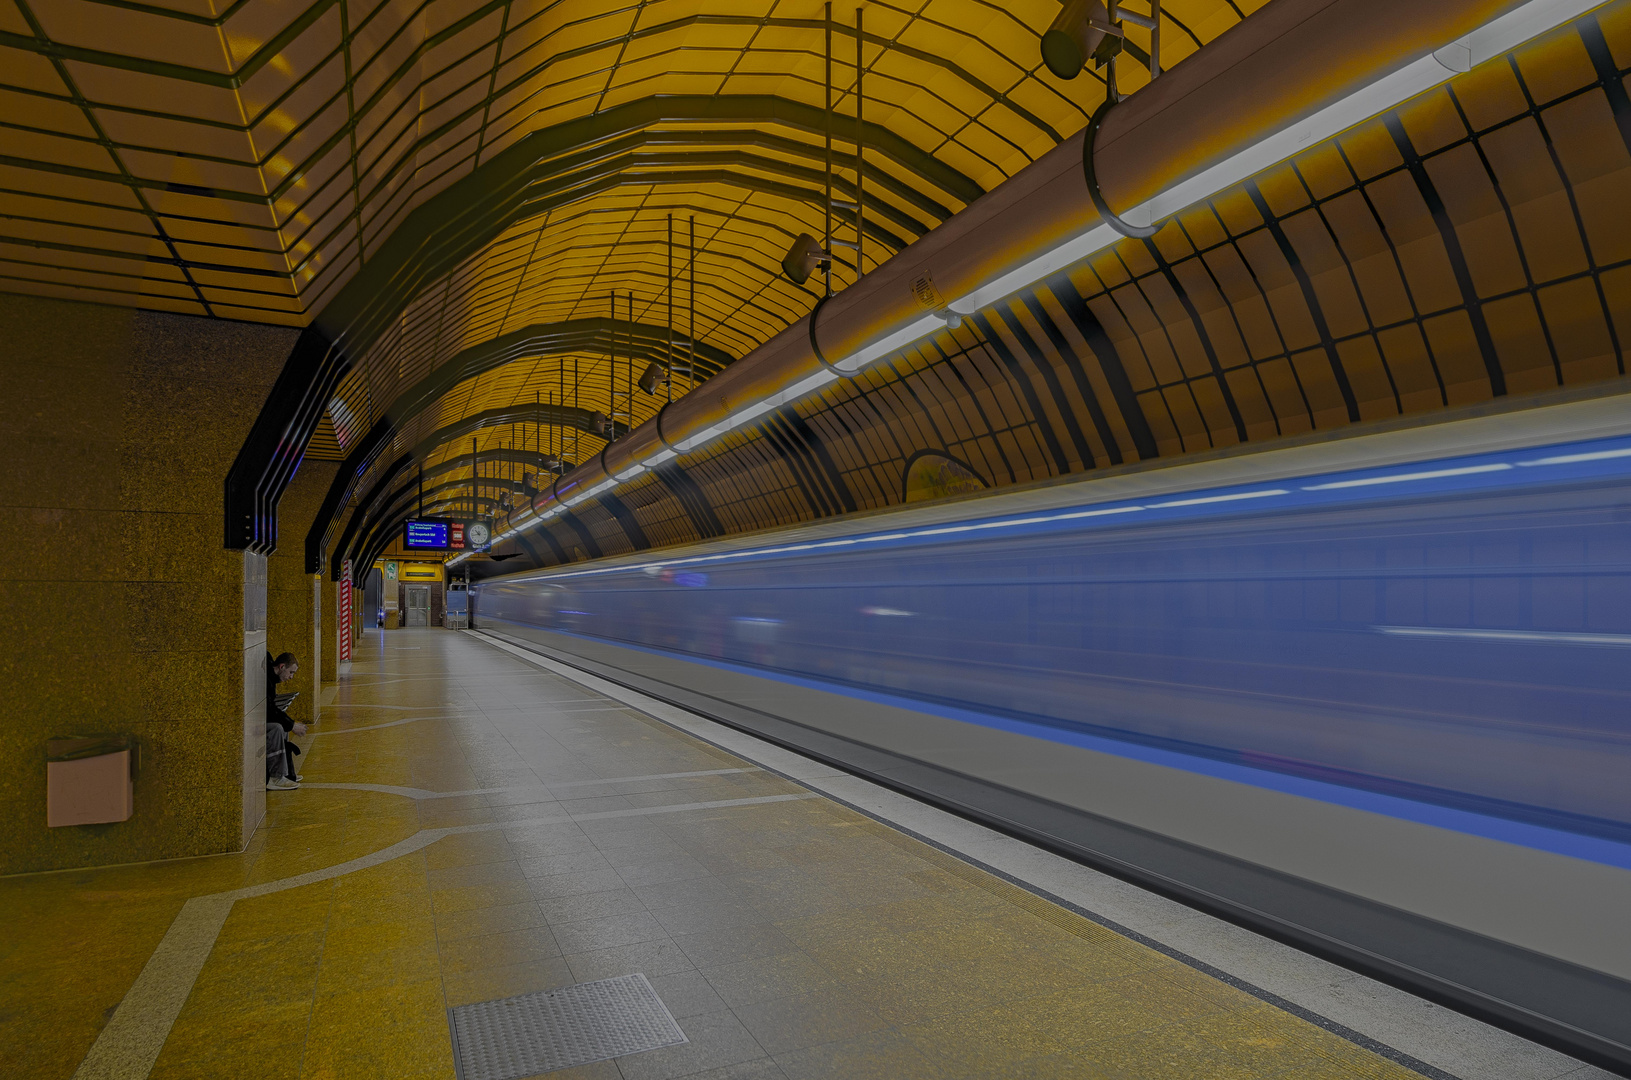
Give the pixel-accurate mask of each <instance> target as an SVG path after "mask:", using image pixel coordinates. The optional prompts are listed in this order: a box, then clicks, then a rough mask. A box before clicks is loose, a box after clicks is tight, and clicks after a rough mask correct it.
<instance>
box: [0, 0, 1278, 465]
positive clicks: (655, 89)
mask: <svg viewBox="0 0 1631 1080" xmlns="http://www.w3.org/2000/svg"><path fill="white" fill-rule="evenodd" d="M1135 2H1136V0H1135ZM4 3H5V5H6V10H7V14H6V17H5V19H4V20H3V24H0V97H3V101H4V105H5V107H4V108H3V109H0V215H4V218H3V223H0V289H7V290H13V291H23V292H35V293H44V294H48V295H56V296H67V297H72V298H76V299H86V300H96V301H102V302H110V303H120V304H133V305H139V306H144V307H153V308H162V309H166V310H175V311H183V312H189V313H194V314H205V315H216V316H223V317H231V318H240V319H249V320H254V321H261V322H273V323H284V324H292V325H305V324H307V323H309V322H311V321H312V320H313V319H315V318H317V317H318V316H319V315H322V314H323V313H324V312H325V311H332V310H334V305H333V304H332V302H333V301H335V300H336V298H337V297H343V298H344V300H345V302H344V303H343V304H342V305H340V306H341V307H344V309H345V311H346V312H347V313H348V314H347V315H346V316H345V318H346V319H347V320H350V322H348V323H347V326H348V327H351V326H353V325H354V324H355V318H354V316H356V314H357V313H358V312H362V313H364V315H366V319H365V321H366V322H367V326H366V328H365V332H363V333H361V335H360V337H354V338H353V339H352V340H351V346H352V347H354V348H355V350H356V351H355V352H353V353H352V354H351V359H352V366H351V370H350V373H349V375H348V376H347V377H346V378H345V379H344V380H343V382H342V383H341V385H340V386H339V388H338V390H337V392H336V393H335V395H334V397H333V400H332V401H331V402H330V404H329V407H328V410H327V416H326V417H325V419H324V421H323V423H322V424H321V426H320V428H319V431H318V433H317V436H316V438H315V440H314V442H313V443H312V445H311V447H310V448H309V453H311V454H314V455H316V456H321V457H334V458H338V457H343V456H344V455H345V453H346V452H347V450H348V449H349V448H351V447H352V446H354V445H355V444H356V441H357V439H358V438H360V437H361V435H362V433H364V432H367V431H368V430H370V429H371V428H372V427H373V426H374V425H375V424H376V423H377V422H378V421H379V419H380V418H381V417H382V416H385V415H388V413H389V411H390V410H391V408H392V405H393V403H394V402H395V400H396V397H397V395H399V394H401V393H402V392H403V391H404V390H405V389H406V388H408V387H411V386H413V385H415V384H417V383H418V382H419V381H420V380H422V379H423V378H424V377H425V376H426V375H427V374H428V373H430V372H431V371H433V370H435V369H436V368H437V367H438V366H439V365H441V364H444V363H446V362H448V361H449V360H450V359H451V358H453V357H455V356H457V355H459V354H460V353H461V351H463V350H468V349H470V348H472V347H474V346H476V345H479V344H480V343H482V342H484V341H490V340H492V339H494V338H498V337H501V336H503V335H505V334H508V333H513V332H514V331H515V330H517V329H518V328H520V327H525V326H529V325H534V324H540V323H559V322H565V321H571V320H575V319H583V318H589V317H595V316H603V315H606V314H608V313H609V305H610V301H609V296H610V295H611V294H612V293H617V294H619V295H620V296H623V297H626V295H627V294H628V293H629V292H631V291H632V292H633V294H634V306H635V313H634V318H635V319H636V320H637V321H639V322H641V323H643V324H646V325H648V326H651V325H664V324H666V322H667V305H668V299H669V294H670V292H671V289H670V281H669V276H668V260H667V252H666V248H667V244H666V233H667V224H668V219H669V217H670V215H672V216H673V218H674V220H675V222H676V226H677V229H676V231H677V232H679V233H681V234H682V235H681V236H680V237H678V239H680V241H681V244H680V246H681V248H682V250H681V251H680V252H678V253H677V254H678V255H679V258H678V259H677V260H676V269H683V268H684V265H685V263H684V252H683V248H684V247H685V241H686V240H688V226H689V222H690V219H691V218H692V217H693V216H694V217H695V218H696V222H697V248H698V253H697V259H696V279H697V292H696V297H695V306H696V311H697V321H696V328H697V335H698V337H699V338H700V339H701V340H702V341H704V342H706V343H708V344H710V345H712V346H714V347H716V348H717V349H719V350H721V351H722V352H724V353H726V354H729V355H731V356H740V355H744V354H746V353H747V352H750V351H751V350H752V349H753V348H754V347H755V346H757V345H758V344H760V343H762V342H763V341H765V340H766V339H767V338H769V337H770V336H772V335H773V334H775V333H776V332H777V331H779V330H780V329H782V328H783V327H785V326H786V325H788V324H789V323H790V322H792V321H794V320H796V319H797V318H799V317H800V316H802V315H803V314H804V313H805V312H807V311H808V310H809V308H810V306H811V305H812V304H813V303H814V300H815V298H816V295H817V294H816V292H815V290H814V289H812V288H800V287H797V286H794V285H792V284H791V283H789V282H787V281H786V280H785V279H784V278H782V277H781V276H780V274H779V261H780V258H781V255H782V253H783V252H784V251H785V250H786V247H787V245H788V243H789V242H790V241H791V239H792V238H793V237H794V236H795V235H796V234H797V233H798V232H800V231H809V232H812V233H816V234H818V235H819V234H820V232H821V231H822V226H823V218H824V215H823V212H822V211H821V209H820V207H821V205H822V200H823V186H824V155H823V148H822V141H823V140H822V129H823V126H824V123H825V121H824V120H823V113H822V111H821V110H822V108H823V98H824V90H823V69H824V61H823V48H824V46H823V41H824V34H825V28H824V23H823V21H822V5H821V4H820V3H819V2H816V0H735V2H732V3H720V2H715V0H702V2H699V0H621V2H617V3H611V2H607V0H426V2H419V0H384V2H375V0H316V2H315V3H305V2H303V0H239V2H237V3H230V4H229V3H227V2H226V0H194V2H190V3H186V4H178V5H176V6H173V7H166V6H156V5H149V4H135V3H129V2H125V0H49V2H47V0H4ZM13 6H14V10H13ZM1257 6H1260V4H1259V2H1258V0H1166V2H1165V3H1164V4H1163V19H1164V22H1163V27H1164V29H1163V37H1162V54H1163V55H1162V60H1163V63H1164V64H1165V65H1166V66H1168V67H1171V66H1172V65H1174V64H1176V63H1179V62H1181V61H1182V60H1183V59H1184V57H1186V56H1187V55H1189V54H1190V53H1192V52H1193V51H1194V50H1195V49H1196V48H1198V47H1199V46H1201V45H1202V44H1204V43H1205V42H1207V41H1209V40H1211V39H1213V38H1215V37H1216V36H1217V35H1218V34H1220V33H1222V32H1224V31H1225V30H1227V29H1228V28H1229V27H1230V26H1233V25H1235V24H1236V23H1238V22H1239V21H1240V20H1241V19H1242V18H1244V17H1245V16H1246V14H1248V13H1249V12H1250V11H1251V10H1254V9H1255V8H1256V7H1257ZM855 10H856V7H855V5H854V4H853V3H849V2H840V3H839V4H837V5H835V20H836V22H837V24H838V25H837V26H836V28H835V30H836V32H835V36H834V53H835V64H834V69H833V83H834V87H835V101H834V118H833V120H832V129H833V136H834V151H835V153H834V165H835V166H836V168H837V170H838V171H837V181H836V184H835V191H836V194H837V195H838V196H839V197H840V198H845V197H848V196H849V194H850V193H852V192H853V175H854V171H853V145H854V144H853V140H854V132H855V127H854V123H855V121H854V115H855V111H856V96H855V94H854V83H855V69H854V61H855V51H856V38H855V35H854V31H853V22H854V18H855ZM1057 11H1058V5H1057V3H1056V2H1055V0H1027V2H1019V3H998V2H993V0H926V2H925V0H874V2H870V3H868V4H866V6H865V13H866V14H865V19H866V21H865V32H864V35H863V37H862V40H861V56H862V62H863V64H864V66H865V69H866V72H867V84H866V85H867V94H866V97H867V102H866V108H865V118H866V122H867V126H866V136H865V141H866V144H867V152H868V160H867V166H866V174H867V176H866V206H867V226H868V228H867V234H866V238H865V244H864V252H863V253H862V258H861V262H862V266H863V268H866V267H870V266H873V265H875V264H876V263H878V262H879V261H882V260H883V259H885V258H887V257H889V256H890V255H891V254H892V253H893V252H895V251H897V250H899V248H900V247H901V246H903V245H904V244H906V243H909V242H910V241H911V240H912V239H913V238H915V237H916V236H918V235H921V233H922V232H924V231H926V230H927V229H930V228H932V227H933V226H934V225H936V224H938V223H939V222H940V221H942V220H944V219H945V218H946V217H948V216H949V215H950V214H952V213H955V212H956V211H957V210H959V209H960V208H961V207H963V206H965V205H966V204H967V203H968V202H969V201H970V200H971V199H973V198H975V197H977V196H978V195H979V194H980V193H981V192H983V191H986V190H989V189H991V188H992V187H994V186H995V185H997V184H998V183H1000V182H1002V181H1003V180H1004V179H1005V178H1006V177H1008V176H1010V175H1012V174H1013V173H1015V172H1016V171H1018V170H1019V169H1021V168H1023V167H1024V166H1025V165H1027V164H1028V163H1029V162H1031V161H1032V160H1034V159H1035V158H1037V157H1038V156H1040V155H1041V154H1043V153H1045V152H1046V151H1047V150H1049V149H1050V148H1052V147H1053V146H1054V145H1056V144H1057V142H1058V141H1059V140H1060V139H1062V138H1064V137H1066V136H1068V135H1069V134H1071V133H1073V132H1074V131H1076V130H1078V129H1079V128H1080V127H1081V126H1082V125H1083V123H1084V122H1085V120H1086V117H1087V115H1088V113H1089V112H1090V111H1091V110H1092V108H1094V107H1095V106H1096V105H1097V104H1098V103H1099V101H1100V100H1101V99H1102V96H1103V85H1102V83H1101V82H1100V81H1098V79H1097V77H1096V76H1094V75H1093V74H1092V73H1091V72H1090V73H1088V74H1087V75H1085V76H1084V77H1082V78H1080V79H1078V80H1076V81H1075V82H1072V83H1062V82H1060V81H1058V80H1057V79H1055V78H1054V77H1053V76H1051V75H1050V74H1048V73H1047V72H1046V70H1045V69H1043V68H1042V67H1041V65H1040V59H1039V52H1038V47H1037V42H1038V38H1039V34H1040V32H1041V31H1042V29H1043V28H1045V27H1046V25H1047V24H1048V23H1049V22H1050V21H1051V20H1052V18H1053V17H1054V15H1055V14H1056V13H1057ZM1131 32H1132V34H1133V44H1134V45H1136V46H1140V47H1142V46H1146V45H1147V44H1148V40H1149V39H1148V35H1147V34H1146V33H1145V32H1144V31H1141V30H1136V29H1134V30H1132V31H1131ZM1135 67H1136V65H1126V66H1125V67H1124V69H1123V84H1124V87H1130V88H1134V89H1136V87H1137V85H1138V82H1139V81H1140V80H1141V75H1138V74H1137V73H1136V72H1135V71H1133V70H1132V69H1133V68H1135ZM517 149H521V150H524V152H525V154H527V155H534V156H532V157H529V158H525V159H524V160H523V159H505V158H503V157H502V155H504V154H505V153H506V152H507V151H512V150H517ZM485 166H493V168H489V169H487V171H485V172H484V171H483V169H484V167H485ZM461 183H462V184H470V185H474V187H473V188H472V191H474V192H476V193H477V194H478V195H480V196H481V205H480V206H479V207H477V208H475V209H472V211H471V214H472V215H473V216H472V217H471V218H470V220H458V221H453V220H450V221H449V222H447V225H448V228H449V229H450V230H451V231H452V232H454V233H459V232H460V230H463V232H462V233H460V235H462V236H463V237H464V238H465V239H464V240H459V241H457V243H456V242H455V241H454V240H452V239H449V240H447V241H445V242H444V241H442V240H440V239H438V238H436V237H434V236H433V237H432V238H431V240H430V241H427V242H428V243H435V244H443V245H444V246H446V247H448V248H449V250H451V249H452V248H453V247H456V246H457V244H459V243H462V244H464V247H463V248H461V249H460V250H461V252H462V254H461V255H459V256H456V257H453V258H452V266H451V269H445V268H444V269H438V270H437V271H436V273H435V274H434V275H433V276H430V277H428V278H426V279H425V280H418V279H413V280H401V279H399V276H398V275H396V274H395V272H396V270H397V269H398V268H397V267H396V266H394V265H389V266H386V267H384V268H380V267H377V266H371V264H372V263H373V262H374V260H378V259H383V260H386V261H391V260H394V259H396V258H397V257H398V255H399V254H400V252H399V251H398V250H397V249H393V248H390V247H388V246H387V245H388V244H389V242H390V241H391V239H392V237H393V236H395V235H397V233H398V230H399V229H400V228H401V227H402V226H403V224H404V222H407V221H409V220H410V215H411V214H412V212H413V211H414V210H415V208H417V207H421V206H423V205H424V204H425V203H426V202H427V201H428V200H430V199H432V198H433V197H434V196H436V195H438V194H439V193H442V192H446V191H449V190H450V189H451V188H452V186H453V185H456V184H461ZM473 205H474V204H473ZM840 235H842V233H841V232H840ZM472 237H473V238H475V239H476V242H474V243H473V244H472V242H471V240H470V238H472ZM853 273H854V271H853V270H851V269H847V268H846V269H841V270H840V271H839V274H838V277H839V279H840V281H843V280H848V279H849V278H851V277H853ZM686 280H687V281H688V278H687V279H686ZM354 281H355V282H359V283H365V286H364V285H358V286H354V287H353V288H352V290H351V292H350V293H345V294H342V290H343V289H346V287H347V286H348V284H349V283H352V282H354ZM359 289H361V292H360V293H359V292H358V290H359ZM675 289H676V290H678V292H679V295H677V296H676V300H677V301H678V303H677V305H676V306H677V309H678V312H679V313H680V318H681V319H682V320H684V319H686V318H687V317H688V315H687V314H686V313H688V312H689V308H690V303H689V293H688V291H687V286H686V285H683V284H681V285H676V286H675ZM622 302H623V303H624V304H625V305H626V299H625V300H623V301H622ZM619 317H622V318H626V317H627V316H626V312H619ZM587 358H596V359H598V360H599V362H600V363H601V364H602V365H604V362H605V353H604V352H597V351H593V350H590V351H589V352H586V353H584V354H583V356H582V357H580V359H587ZM532 359H533V360H534V361H535V363H549V364H554V363H557V362H558V361H559V359H560V358H559V357H558V356H557V357H550V358H549V359H548V360H547V361H546V360H539V359H537V358H532ZM581 367H582V365H580V370H581ZM518 370H519V369H518ZM528 370H534V369H528ZM552 370H554V369H552ZM556 374H557V375H558V370H556ZM483 378H486V377H485V376H484V377H483ZM584 378H585V379H588V380H591V381H585V382H584V384H583V385H582V386H580V387H578V394H579V396H580V397H581V398H583V399H584V400H585V401H588V400H590V399H594V398H596V397H597V396H599V397H604V395H605V394H606V393H607V388H605V387H601V386H599V385H598V384H596V383H594V382H593V381H592V379H593V377H592V376H585V377H584ZM540 380H542V381H543V382H547V381H548V377H546V376H544V375H538V374H537V373H536V371H534V374H533V375H528V376H525V377H522V376H519V375H518V376H517V377H516V378H514V379H510V380H507V381H506V380H500V379H498V378H497V377H496V376H494V378H493V379H492V380H491V381H489V382H485V383H483V384H482V386H481V387H480V389H479V390H477V389H472V390H471V391H470V392H469V393H468V394H467V395H466V396H465V397H463V398H459V399H458V401H459V402H460V404H459V405H457V406H455V405H454V399H452V398H450V399H449V401H448V402H446V403H444V405H443V406H441V407H440V412H439V413H438V421H437V422H438V423H441V424H444V425H445V423H447V422H449V421H450V419H451V413H450V412H449V410H453V411H457V409H459V408H463V409H467V410H477V411H479V410H481V409H489V408H494V407H498V406H502V405H505V404H512V403H514V402H520V401H523V400H526V399H527V397H528V396H529V395H530V394H532V393H535V392H537V391H538V389H539V386H540V385H541V382H540ZM557 381H558V379H557ZM681 381H682V382H683V380H681ZM506 394H511V395H514V398H513V401H512V402H505V401H503V400H501V399H502V398H503V397H504V395H506ZM636 412H637V414H638V412H639V410H638V409H637V410H636ZM416 423H417V421H416ZM412 442H413V439H412V438H411V437H409V435H408V433H407V432H404V433H402V435H401V436H400V437H399V438H397V439H395V440H393V443H392V446H391V448H390V451H389V452H388V453H387V455H386V457H385V460H387V461H388V460H390V457H389V453H397V452H400V450H401V448H402V446H404V445H411V444H412Z"/></svg>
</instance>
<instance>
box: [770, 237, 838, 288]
mask: <svg viewBox="0 0 1631 1080" xmlns="http://www.w3.org/2000/svg"><path fill="white" fill-rule="evenodd" d="M831 261H832V256H830V255H828V254H827V253H826V252H825V251H823V250H822V249H821V244H820V243H819V242H818V241H817V240H816V238H815V237H813V236H811V235H810V234H809V233H807V232H805V233H799V234H798V238H797V239H796V240H794V241H793V246H792V247H790V248H788V249H787V254H786V255H785V256H783V258H782V273H784V274H786V275H787V280H789V281H791V282H792V283H793V284H794V285H803V284H804V283H805V282H806V281H809V280H810V275H811V274H813V273H815V271H816V267H818V266H821V265H823V264H824V263H828V262H831Z"/></svg>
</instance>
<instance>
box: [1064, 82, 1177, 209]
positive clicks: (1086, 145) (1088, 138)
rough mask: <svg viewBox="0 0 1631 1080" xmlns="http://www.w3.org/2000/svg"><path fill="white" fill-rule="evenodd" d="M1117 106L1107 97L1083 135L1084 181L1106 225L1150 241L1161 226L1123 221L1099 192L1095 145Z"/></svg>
mask: <svg viewBox="0 0 1631 1080" xmlns="http://www.w3.org/2000/svg"><path fill="white" fill-rule="evenodd" d="M1115 104H1116V102H1115V99H1114V98H1112V97H1109V96H1106V97H1105V99H1104V101H1103V103H1102V104H1100V105H1099V107H1098V108H1097V109H1094V110H1093V117H1092V119H1090V120H1088V122H1087V130H1086V131H1085V132H1083V133H1082V179H1084V180H1086V181H1087V195H1088V198H1090V199H1092V200H1093V208H1094V209H1095V210H1097V211H1098V212H1099V217H1101V218H1103V219H1104V223H1105V224H1106V225H1108V226H1110V227H1111V228H1112V229H1114V230H1116V231H1117V232H1118V233H1120V234H1121V235H1123V236H1125V237H1127V238H1129V239H1131V240H1148V239H1149V238H1150V237H1152V236H1154V235H1155V234H1156V233H1158V232H1160V231H1161V226H1160V225H1157V224H1151V225H1133V224H1131V223H1129V222H1126V221H1123V220H1122V219H1121V216H1120V215H1119V214H1117V213H1116V212H1115V211H1114V210H1112V209H1110V204H1109V203H1107V202H1105V201H1104V192H1102V191H1100V190H1099V176H1098V173H1097V172H1095V171H1094V168H1093V144H1094V143H1095V142H1096V141H1097V140H1098V136H1099V125H1100V124H1101V123H1103V122H1104V118H1105V117H1106V116H1108V115H1109V113H1110V109H1111V107H1112V106H1114V105H1115Z"/></svg>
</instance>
